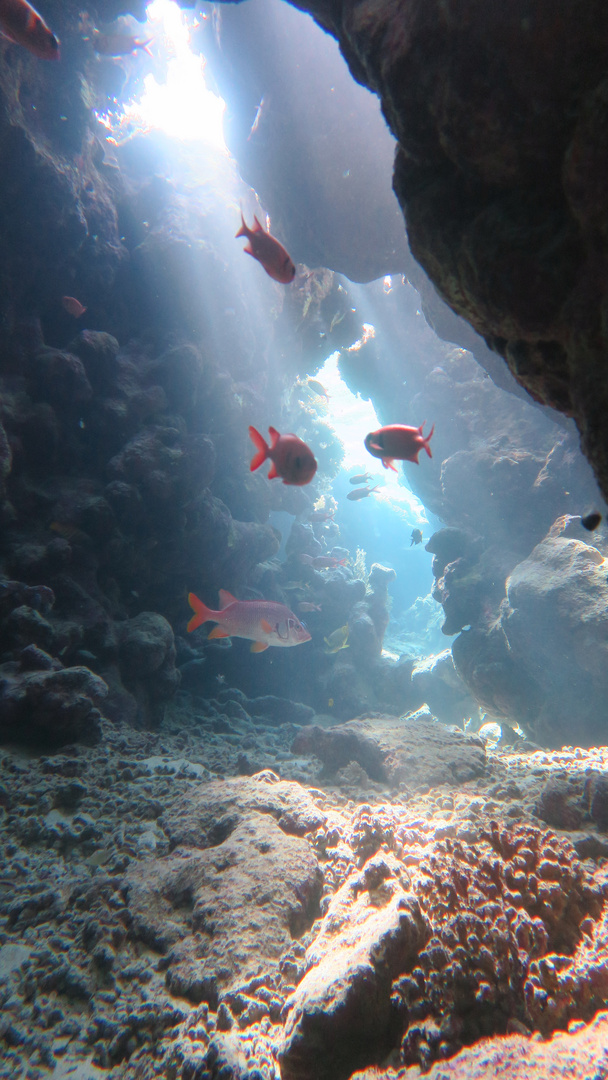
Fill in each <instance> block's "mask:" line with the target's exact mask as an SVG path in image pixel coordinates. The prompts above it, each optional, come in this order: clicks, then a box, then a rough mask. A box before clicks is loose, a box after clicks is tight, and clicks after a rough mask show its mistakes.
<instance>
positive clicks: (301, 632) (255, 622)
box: [188, 589, 310, 653]
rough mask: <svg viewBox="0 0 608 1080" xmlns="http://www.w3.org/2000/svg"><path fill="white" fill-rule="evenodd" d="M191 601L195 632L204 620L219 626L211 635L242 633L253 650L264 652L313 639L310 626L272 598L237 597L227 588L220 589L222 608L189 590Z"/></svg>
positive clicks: (228, 635)
mask: <svg viewBox="0 0 608 1080" xmlns="http://www.w3.org/2000/svg"><path fill="white" fill-rule="evenodd" d="M188 603H189V604H190V607H191V608H192V610H193V612H194V615H193V616H192V618H191V619H190V622H189V623H188V633H189V634H190V633H192V631H193V630H196V628H197V627H198V626H201V624H202V623H204V622H214V623H217V624H218V625H217V626H214V627H213V630H212V631H211V633H210V634H209V638H210V639H213V638H227V637H241V638H247V639H248V640H249V641H253V645H252V646H251V651H252V652H254V653H258V652H263V651H264V649H267V648H268V646H269V645H276V646H278V647H280V648H283V649H287V648H289V647H290V646H291V645H302V644H303V643H304V642H305V641H310V634H309V633H308V630H306V628H305V627H304V626H302V623H301V622H300V620H299V619H298V617H297V616H296V615H294V613H293V611H290V610H289V608H288V607H286V606H285V604H276V603H274V601H272V600H237V599H236V597H235V596H232V594H231V593H229V592H226V590H225V589H220V605H221V607H220V610H219V611H212V610H211V608H208V607H207V606H206V605H205V604H203V602H202V600H199V598H198V596H195V595H194V593H188Z"/></svg>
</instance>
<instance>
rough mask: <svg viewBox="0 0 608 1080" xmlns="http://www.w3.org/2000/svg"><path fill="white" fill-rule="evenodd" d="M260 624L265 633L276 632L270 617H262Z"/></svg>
mask: <svg viewBox="0 0 608 1080" xmlns="http://www.w3.org/2000/svg"><path fill="white" fill-rule="evenodd" d="M260 626H261V627H262V630H263V631H264V633H265V634H274V629H273V627H272V626H271V625H270V623H269V622H268V619H260Z"/></svg>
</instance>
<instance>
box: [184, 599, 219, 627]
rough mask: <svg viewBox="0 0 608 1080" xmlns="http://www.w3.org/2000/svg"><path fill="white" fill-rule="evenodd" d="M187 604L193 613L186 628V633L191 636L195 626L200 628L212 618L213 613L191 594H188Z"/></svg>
mask: <svg viewBox="0 0 608 1080" xmlns="http://www.w3.org/2000/svg"><path fill="white" fill-rule="evenodd" d="M188 603H189V604H190V607H191V608H192V610H193V612H194V615H193V616H192V618H191V619H190V622H189V623H188V626H187V630H188V633H189V634H191V633H192V631H193V630H196V628H197V626H202V624H203V623H204V622H207V621H208V620H209V619H211V618H213V612H212V611H211V610H210V609H209V608H208V607H207V606H206V605H205V604H203V601H202V600H199V598H198V596H195V594H194V593H193V592H191V593H188Z"/></svg>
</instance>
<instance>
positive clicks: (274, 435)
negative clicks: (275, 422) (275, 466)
mask: <svg viewBox="0 0 608 1080" xmlns="http://www.w3.org/2000/svg"><path fill="white" fill-rule="evenodd" d="M268 434H269V435H270V449H271V450H274V448H275V446H276V445H277V443H278V441H279V439H280V438H281V436H280V434H279V432H278V431H277V429H276V427H269V428H268Z"/></svg>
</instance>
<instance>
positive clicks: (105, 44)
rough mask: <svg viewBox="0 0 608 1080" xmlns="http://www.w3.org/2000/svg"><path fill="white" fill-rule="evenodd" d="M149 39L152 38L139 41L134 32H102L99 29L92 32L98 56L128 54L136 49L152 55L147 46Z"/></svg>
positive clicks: (150, 39)
mask: <svg viewBox="0 0 608 1080" xmlns="http://www.w3.org/2000/svg"><path fill="white" fill-rule="evenodd" d="M151 41H152V38H147V39H146V40H145V41H139V40H138V39H137V38H136V37H135V36H134V34H121V33H115V34H102V33H101V31H100V30H95V31H94V32H93V48H94V49H95V52H96V53H98V54H99V56H129V55H130V53H134V52H137V50H138V49H141V50H142V51H143V52H145V53H147V54H148V56H152V53H151V51H150V49H149V48H148V46H149V44H150V42H151Z"/></svg>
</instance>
